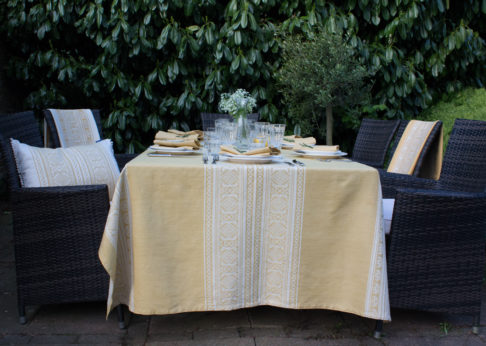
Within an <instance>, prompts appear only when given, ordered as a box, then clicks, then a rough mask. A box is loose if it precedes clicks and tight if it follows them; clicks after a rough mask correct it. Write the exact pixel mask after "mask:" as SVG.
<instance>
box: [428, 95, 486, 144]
mask: <svg viewBox="0 0 486 346" xmlns="http://www.w3.org/2000/svg"><path fill="white" fill-rule="evenodd" d="M418 118H419V119H421V120H429V121H433V120H441V121H442V122H443V124H444V125H443V127H444V147H446V146H447V141H448V140H449V136H450V134H451V131H452V126H453V125H454V120H455V119H458V118H462V119H475V120H483V121H486V89H484V88H483V89H474V88H467V89H464V90H461V91H459V92H456V93H453V94H451V95H448V96H446V97H444V98H443V99H442V100H441V101H439V102H437V103H436V104H435V105H433V106H432V107H430V108H429V109H427V110H425V111H424V112H423V113H421V114H420V115H419V116H418Z"/></svg>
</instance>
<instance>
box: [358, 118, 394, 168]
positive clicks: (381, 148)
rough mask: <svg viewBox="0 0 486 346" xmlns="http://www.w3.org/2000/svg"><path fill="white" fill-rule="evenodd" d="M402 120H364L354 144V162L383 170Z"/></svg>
mask: <svg viewBox="0 0 486 346" xmlns="http://www.w3.org/2000/svg"><path fill="white" fill-rule="evenodd" d="M399 123H400V120H377V119H367V118H365V119H363V121H362V122H361V126H360V128H359V132H358V136H357V137H356V142H355V143H354V149H353V156H352V160H353V161H357V162H360V163H364V164H366V165H368V166H372V167H375V168H383V165H384V163H385V156H386V153H387V151H388V148H389V146H390V143H391V141H392V139H393V135H394V134H395V132H396V130H397V128H398V125H399Z"/></svg>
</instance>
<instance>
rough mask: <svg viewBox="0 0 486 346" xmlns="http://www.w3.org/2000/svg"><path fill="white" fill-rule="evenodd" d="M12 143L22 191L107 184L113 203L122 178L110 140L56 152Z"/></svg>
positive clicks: (60, 149)
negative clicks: (114, 193)
mask: <svg viewBox="0 0 486 346" xmlns="http://www.w3.org/2000/svg"><path fill="white" fill-rule="evenodd" d="M10 141H11V144H12V149H13V152H14V155H15V161H16V163H17V170H18V173H19V176H20V181H21V184H22V186H23V187H47V186H69V185H93V184H106V185H108V191H109V194H110V200H111V197H112V195H113V191H114V189H115V184H116V181H117V179H118V177H119V175H120V170H119V168H118V165H117V163H116V160H115V156H114V154H113V145H112V142H111V140H109V139H105V140H102V141H100V142H98V143H95V144H89V145H80V146H74V147H70V148H57V149H50V148H38V147H32V146H29V145H27V144H23V143H20V142H19V141H17V140H15V139H11V140H10Z"/></svg>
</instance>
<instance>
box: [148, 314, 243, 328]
mask: <svg viewBox="0 0 486 346" xmlns="http://www.w3.org/2000/svg"><path fill="white" fill-rule="evenodd" d="M249 326H250V322H249V321H248V314H247V312H246V310H245V309H240V310H235V311H209V312H191V313H182V314H173V315H164V316H152V318H151V322H150V329H149V334H157V333H159V334H160V333H162V334H163V333H166V332H168V331H186V332H193V331H200V330H207V329H224V328H233V329H235V328H238V327H249Z"/></svg>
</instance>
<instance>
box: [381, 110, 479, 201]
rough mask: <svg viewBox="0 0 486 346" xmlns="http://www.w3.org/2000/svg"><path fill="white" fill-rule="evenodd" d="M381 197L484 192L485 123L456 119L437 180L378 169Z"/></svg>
mask: <svg viewBox="0 0 486 346" xmlns="http://www.w3.org/2000/svg"><path fill="white" fill-rule="evenodd" d="M380 180H381V186H382V191H383V197H384V198H394V197H395V193H396V189H397V188H400V187H403V188H415V189H438V190H452V191H463V192H484V190H485V186H486V122H485V121H479V120H466V119H456V121H455V123H454V127H453V129H452V133H451V136H450V138H449V143H448V145H447V150H446V152H445V155H444V160H443V163H442V171H441V174H440V179H439V180H432V179H424V178H420V177H416V176H410V175H405V174H396V173H388V172H385V171H383V170H380Z"/></svg>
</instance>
